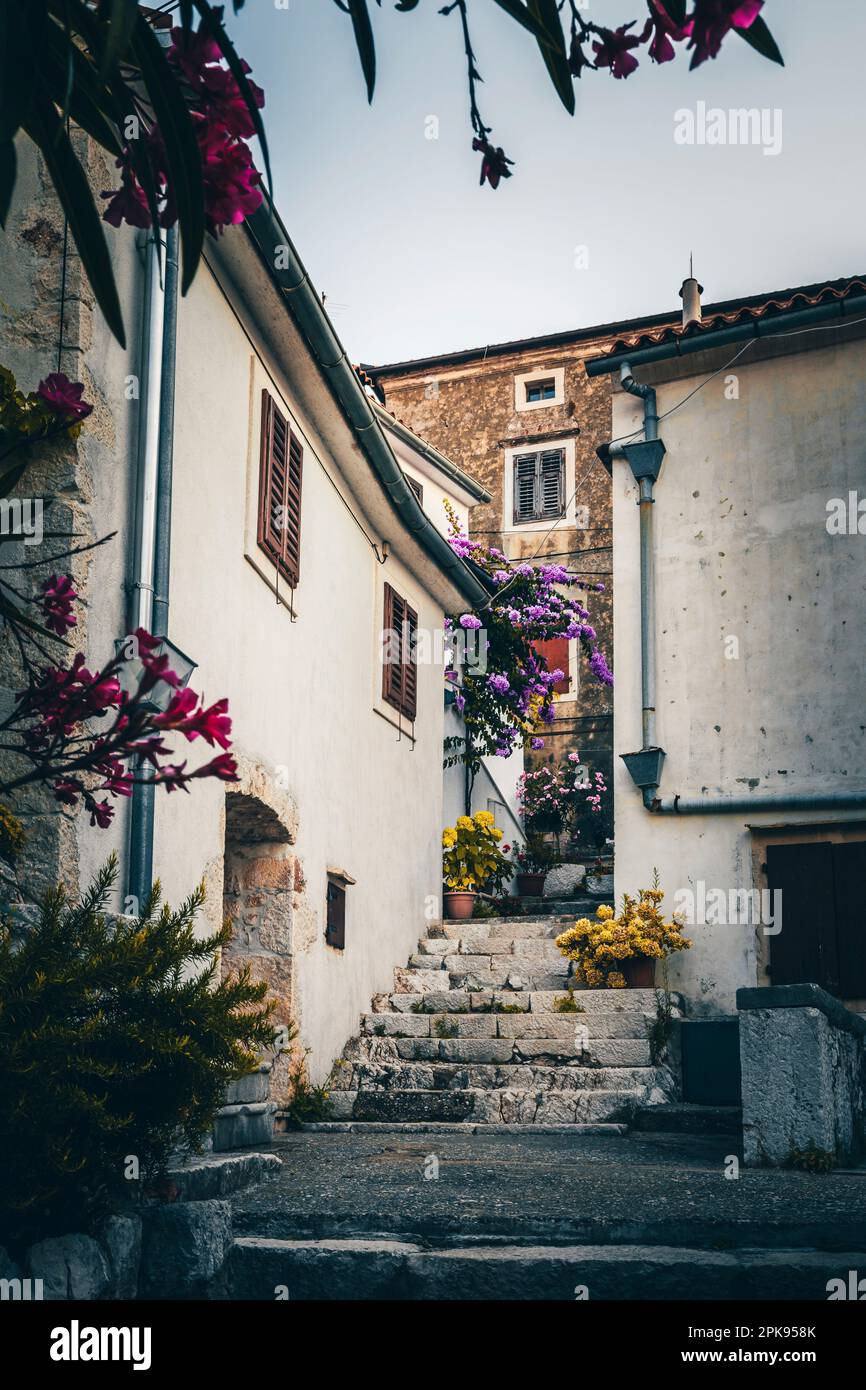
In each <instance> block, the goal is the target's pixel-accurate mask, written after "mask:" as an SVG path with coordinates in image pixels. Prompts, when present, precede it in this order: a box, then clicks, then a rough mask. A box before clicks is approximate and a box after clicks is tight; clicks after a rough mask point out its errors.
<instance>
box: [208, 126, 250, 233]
mask: <svg viewBox="0 0 866 1390" xmlns="http://www.w3.org/2000/svg"><path fill="white" fill-rule="evenodd" d="M198 145H199V150H200V152H201V162H202V174H203V182H204V208H205V220H206V222H207V225H208V230H209V231H210V232H212V233H213V234H214V235H217V234H218V233H219V232H220V231H221V230H222V228H223V227H230V226H234V225H236V224H238V223H240V222H243V221H244V219H245V218H247V217H248V216H249V215H250V213H253V212H255V210H256V208H257V207H259V206H260V205H261V202H262V199H263V194H262V190H261V188H260V187H259V185H260V183H261V175H260V174H259V171H258V169H257V168H256V167H255V165H254V164H253V161H252V156H251V155H250V152H249V149H248V148H247V146H246V145H245V144H244V143H243V142H242V141H239V140H235V139H233V138H232V136H231V135H229V134H228V133H227V132H226V131H223V130H220V129H219V128H217V127H214V126H210V125H208V123H207V122H204V123H203V124H201V125H200V126H199V141H198Z"/></svg>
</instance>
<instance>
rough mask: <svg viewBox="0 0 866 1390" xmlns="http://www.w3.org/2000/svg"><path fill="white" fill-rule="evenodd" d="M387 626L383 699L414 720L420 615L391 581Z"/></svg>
mask: <svg viewBox="0 0 866 1390" xmlns="http://www.w3.org/2000/svg"><path fill="white" fill-rule="evenodd" d="M383 629H384V631H383V637H384V641H383V644H382V698H383V699H384V700H385V701H386V703H387V704H389V705H392V706H393V708H394V709H396V710H398V711H399V713H400V714H403V715H405V716H406V718H407V719H414V718H415V714H416V711H417V704H418V668H417V665H416V658H417V652H416V642H417V634H418V614H417V613H416V612H415V609H414V608H411V607H410V606H409V604H408V603H407V602H406V600H405V599H404V598H401V597H400V595H399V594H398V593H397V591H396V589H392V588H391V585H390V584H386V585H385V615H384V623H383Z"/></svg>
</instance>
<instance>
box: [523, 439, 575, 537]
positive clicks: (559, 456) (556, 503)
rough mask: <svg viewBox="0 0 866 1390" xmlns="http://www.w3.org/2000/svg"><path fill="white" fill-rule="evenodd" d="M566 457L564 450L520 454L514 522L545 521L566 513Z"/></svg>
mask: <svg viewBox="0 0 866 1390" xmlns="http://www.w3.org/2000/svg"><path fill="white" fill-rule="evenodd" d="M564 464H565V455H564V453H563V451H562V450H561V449H546V450H545V451H544V452H543V453H540V454H517V455H516V456H515V459H514V520H515V521H516V522H519V521H542V520H544V519H546V518H551V519H552V518H554V517H558V516H562V515H563V513H564V512H565V487H564V483H565V467H564Z"/></svg>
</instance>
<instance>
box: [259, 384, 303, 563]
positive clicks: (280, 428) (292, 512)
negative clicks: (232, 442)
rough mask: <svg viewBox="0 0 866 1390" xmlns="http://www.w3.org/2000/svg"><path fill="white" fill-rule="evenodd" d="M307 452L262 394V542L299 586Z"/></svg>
mask: <svg viewBox="0 0 866 1390" xmlns="http://www.w3.org/2000/svg"><path fill="white" fill-rule="evenodd" d="M303 465H304V450H303V446H302V445H301V441H300V440H299V439H298V437H297V435H296V434H294V432H293V431H292V429H291V428H290V426H289V422H288V420H287V419H286V417H285V416H284V415H283V414H282V413H281V411H280V410H279V409H278V407H277V404H276V401H275V400H274V398H273V396H272V395H271V394H270V392H269V391H267V390H264V391H262V447H261V464H260V468H259V519H258V542H259V545H260V546H261V548H262V550H264V552H265V554H266V555H267V556H268V558H269V559H270V560H271V561H272V563H273V564H274V565H276V567H277V569H278V570H279V572H280V574H282V575H283V576H284V578H285V579H287V580H288V582H289V584H290V585H291V586H292V588H294V587H295V585H296V584H297V582H298V580H299V578H300V572H301V481H302V474H303Z"/></svg>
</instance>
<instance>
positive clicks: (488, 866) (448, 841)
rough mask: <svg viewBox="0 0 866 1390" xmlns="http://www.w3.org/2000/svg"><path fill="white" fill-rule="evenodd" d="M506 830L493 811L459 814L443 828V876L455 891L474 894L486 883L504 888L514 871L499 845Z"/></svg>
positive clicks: (453, 891) (486, 884)
mask: <svg viewBox="0 0 866 1390" xmlns="http://www.w3.org/2000/svg"><path fill="white" fill-rule="evenodd" d="M501 839H502V831H501V830H499V829H498V827H497V826H496V825H495V824H494V819H493V814H492V812H490V811H478V812H477V813H476V814H475V815H474V816H458V817H457V822H456V824H455V825H449V826H446V828H445V829H444V830H443V831H442V849H443V851H444V853H443V855H442V877H443V879H444V881H445V887H446V888H447V889H448V891H449V892H451V893H473V892H476V891H478V890H479V889H482V888H484V887H486V886H491V887H501V885H502V883H503V882H504V880H505V879H507V878H508V877H509V876H510V875H511V873H512V870H513V866H512V864H511V863H510V861H509V860H508V859H507V858H506V856H505V854H503V852H502V850H501V849H500V847H499V841H500V840H501Z"/></svg>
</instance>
